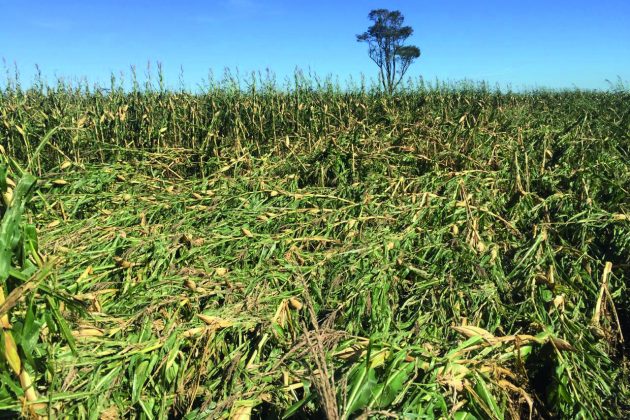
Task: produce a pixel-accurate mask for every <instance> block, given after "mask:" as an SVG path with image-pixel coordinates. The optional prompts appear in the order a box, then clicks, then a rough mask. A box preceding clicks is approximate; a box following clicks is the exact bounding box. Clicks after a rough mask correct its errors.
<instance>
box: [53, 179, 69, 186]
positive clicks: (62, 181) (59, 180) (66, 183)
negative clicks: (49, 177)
mask: <svg viewBox="0 0 630 420" xmlns="http://www.w3.org/2000/svg"><path fill="white" fill-rule="evenodd" d="M52 183H53V185H68V181H66V180H65V179H55V180H54V181H53V182H52Z"/></svg>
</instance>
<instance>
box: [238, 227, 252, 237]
mask: <svg viewBox="0 0 630 420" xmlns="http://www.w3.org/2000/svg"><path fill="white" fill-rule="evenodd" d="M241 232H243V235H245V236H247V237H248V238H253V237H254V235H253V234H252V232H251V231H250V230H249V229H247V228H241Z"/></svg>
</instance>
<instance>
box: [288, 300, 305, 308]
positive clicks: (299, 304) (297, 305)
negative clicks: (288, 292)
mask: <svg viewBox="0 0 630 420" xmlns="http://www.w3.org/2000/svg"><path fill="white" fill-rule="evenodd" d="M289 305H291V308H293V309H295V310H296V311H299V310H301V309H302V307H303V306H304V305H302V302H300V301H299V300H298V299H297V298H294V297H292V298H289Z"/></svg>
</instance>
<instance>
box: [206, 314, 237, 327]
mask: <svg viewBox="0 0 630 420" xmlns="http://www.w3.org/2000/svg"><path fill="white" fill-rule="evenodd" d="M197 318H199V319H200V320H202V321H203V322H205V323H206V324H208V325H209V326H210V327H212V328H215V329H221V328H227V327H231V326H232V325H234V323H233V322H232V321H228V320H227V319H223V318H219V317H217V316H210V315H204V314H197Z"/></svg>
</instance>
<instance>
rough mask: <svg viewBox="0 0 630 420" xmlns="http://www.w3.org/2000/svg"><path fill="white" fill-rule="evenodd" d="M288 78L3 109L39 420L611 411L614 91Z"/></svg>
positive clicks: (620, 320)
mask: <svg viewBox="0 0 630 420" xmlns="http://www.w3.org/2000/svg"><path fill="white" fill-rule="evenodd" d="M300 83H303V84H302V85H299V86H298V87H296V88H295V89H294V90H291V91H279V90H274V89H271V88H269V89H267V90H265V89H263V88H259V87H256V88H255V89H253V88H252V90H251V91H242V90H236V89H235V90H227V89H225V87H223V88H219V87H216V88H213V89H211V90H209V91H208V92H206V93H204V94H201V95H191V94H188V93H172V92H160V91H157V92H155V91H152V90H145V91H139V90H138V91H136V92H132V93H125V92H122V91H120V90H118V91H117V90H112V91H109V92H105V91H95V92H85V91H73V90H71V89H70V88H69V87H67V86H65V87H63V86H61V87H57V88H55V89H51V90H50V91H49V92H40V91H37V90H31V91H18V90H6V91H5V92H4V93H3V94H2V96H1V97H0V98H1V99H0V100H1V101H2V102H0V112H2V115H3V116H4V118H3V120H2V122H1V123H0V127H2V128H1V130H3V131H2V137H0V138H1V139H2V140H1V141H2V142H3V143H2V145H3V146H4V148H5V149H6V152H7V154H8V155H10V156H13V157H16V158H17V159H16V160H15V162H19V163H21V164H22V165H23V166H24V167H27V165H30V170H32V171H35V172H37V173H41V176H40V181H39V182H37V184H35V180H34V178H32V177H29V176H28V175H26V174H22V173H21V172H20V171H19V170H18V168H19V166H18V165H17V164H16V163H15V162H13V161H11V165H8V163H9V161H8V159H6V158H5V157H3V159H4V160H3V163H4V166H0V190H3V192H6V191H7V190H8V188H9V187H10V186H11V183H10V182H7V179H9V178H10V179H12V180H13V181H15V182H14V183H15V184H16V185H26V186H28V188H26V187H24V186H23V187H20V188H19V190H20V191H21V192H20V193H19V196H21V197H23V199H21V200H18V201H15V202H13V203H22V204H20V205H19V206H18V207H14V208H15V209H18V208H19V209H21V210H20V212H21V214H22V217H21V218H20V220H19V223H17V224H16V222H12V223H11V229H10V230H11V231H12V232H14V233H13V234H12V235H11V238H10V240H7V239H3V240H4V242H2V243H3V244H4V245H5V248H4V249H5V250H6V249H9V248H6V245H7V244H10V245H11V246H10V250H11V251H10V253H11V254H10V255H11V256H10V261H9V264H8V265H6V264H5V267H8V269H7V270H6V273H8V278H7V279H6V282H4V283H3V284H2V286H3V287H5V289H4V290H5V291H6V292H7V295H8V294H9V293H10V292H11V291H13V290H15V289H16V288H17V287H18V286H20V285H23V284H26V283H29V284H36V285H37V286H36V287H35V288H32V289H29V290H28V291H26V292H25V293H24V294H23V298H22V299H19V300H18V301H17V302H16V304H15V306H14V307H12V308H11V310H10V311H9V312H8V315H9V321H10V324H11V333H12V334H13V337H14V338H15V342H16V343H17V348H18V354H19V356H20V360H21V361H22V363H23V364H24V365H25V366H26V368H27V369H28V371H29V372H30V374H31V376H32V378H33V382H34V384H35V389H36V391H37V394H38V395H39V396H41V400H42V401H43V402H45V409H46V411H48V412H49V413H48V414H49V416H54V415H64V416H69V417H79V418H81V417H91V418H98V417H99V416H103V417H105V416H106V415H110V416H120V417H123V418H125V417H142V418H164V417H167V416H173V417H183V416H184V415H187V418H195V417H221V416H223V417H227V416H229V415H232V416H236V415H242V416H245V417H246V416H248V415H249V416H267V417H281V416H285V417H289V416H292V415H293V416H303V417H318V416H319V417H321V416H322V415H323V414H324V413H330V412H335V413H337V414H338V415H339V416H340V417H342V418H351V417H356V416H359V415H361V414H367V415H371V416H373V417H377V418H378V417H387V416H390V415H391V414H398V415H400V416H401V417H409V418H450V417H453V418H457V419H473V418H518V417H528V416H529V414H530V413H531V414H533V415H534V416H546V417H554V416H559V417H577V416H582V417H593V418H611V417H624V416H625V417H627V415H628V407H627V401H628V398H629V393H628V386H629V383H628V378H629V377H630V376H629V375H628V371H627V350H626V349H625V348H624V344H623V343H622V341H621V336H622V334H623V335H624V336H625V338H626V339H627V337H628V336H629V335H630V334H629V333H628V325H629V324H628V322H629V321H628V320H629V319H630V317H629V314H628V310H627V308H628V307H630V302H629V301H628V293H627V290H628V279H629V278H630V272H629V271H628V270H629V267H628V262H627V256H628V255H629V254H630V239H629V238H630V217H629V215H630V207H629V201H628V192H629V186H630V168H629V166H628V162H630V159H629V158H630V149H629V148H628V145H629V144H630V139H629V138H628V133H630V120H629V119H628V118H626V114H627V113H626V111H625V109H626V108H625V107H624V104H625V103H626V101H627V100H628V99H630V98H629V97H628V93H627V92H625V91H623V90H618V91H615V92H600V93H596V92H579V91H575V92H532V93H527V94H525V93H522V94H514V93H504V94H501V93H498V92H494V91H491V90H489V89H487V88H486V87H484V86H476V87H475V86H466V85H462V86H460V87H459V88H457V89H454V88H449V87H447V86H436V87H434V88H432V89H428V88H422V87H417V88H414V89H411V88H408V89H407V90H404V91H401V92H400V93H399V94H397V95H396V96H394V97H386V96H383V95H382V94H380V93H379V92H376V91H373V92H370V91H360V90H355V91H353V90H349V91H346V92H341V91H336V90H334V89H327V88H325V87H319V88H318V87H317V86H311V88H308V85H307V84H308V83H309V82H308V81H302V82H300ZM257 86H258V85H257ZM56 110H57V111H56ZM110 113H111V115H110ZM44 115H45V117H44ZM103 115H105V117H103ZM122 115H124V117H122ZM112 116H113V117H112ZM84 117H85V119H84V120H82V118H84ZM18 127H19V129H18ZM54 127H59V128H58V129H57V130H55V131H54V132H53V133H52V134H50V135H49V136H48V138H47V139H46V140H47V143H40V142H35V139H43V138H45V136H46V134H47V133H50V132H51V129H52V128H54ZM71 128H72V129H71ZM163 129H165V130H163ZM20 130H21V131H24V133H26V136H25V137H26V139H27V141H26V142H24V141H22V140H23V139H24V136H23V135H22V134H21V131H20ZM31 142H32V143H31ZM37 149H39V150H40V153H39V155H36V154H35V150H37ZM22 178H23V179H25V181H20V179H22ZM23 183H24V184H23ZM35 188H37V193H36V194H35V195H33V193H34V192H35ZM14 189H15V191H14V193H15V192H16V191H18V188H14ZM26 193H28V194H26ZM29 197H32V198H30V199H29ZM3 203H4V202H3ZM13 205H15V204H12V206H13ZM28 206H30V210H29V208H28ZM0 209H1V212H0V214H2V216H3V220H5V219H6V220H8V219H7V218H9V217H11V218H13V217H15V216H11V215H12V214H13V215H14V214H16V210H12V211H11V210H10V207H9V206H7V205H3V206H0ZM24 212H25V213H24ZM24 214H27V215H28V217H24ZM11 220H14V219H11ZM30 224H34V225H35V226H37V228H38V230H39V232H38V236H39V238H36V235H35V234H36V232H35V230H34V229H33V228H30V227H29V225H30ZM5 226H9V224H6V225H5V224H3V229H5ZM15 226H19V227H18V228H15ZM7 229H8V228H7ZM6 231H8V230H6ZM3 232H5V230H3ZM5 236H6V235H4V234H3V236H2V237H3V238H5ZM6 238H8V236H6ZM16 238H17V239H16ZM5 253H6V252H5ZM607 263H610V264H607ZM607 267H609V268H607ZM0 350H2V351H3V353H4V350H5V349H4V348H0ZM323 371H325V372H327V375H326V374H323V373H322V372H323ZM0 377H1V381H0V410H11V411H15V412H18V411H20V410H22V408H23V404H22V402H21V401H20V398H21V397H22V396H23V395H24V390H23V388H22V386H21V384H20V381H19V380H17V378H16V377H15V375H14V373H13V371H12V370H11V367H10V366H9V365H8V364H7V363H5V362H4V361H3V362H2V364H0ZM326 384H328V388H327V387H326ZM326 390H330V391H331V392H327V391H326ZM331 410H333V411H331Z"/></svg>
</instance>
